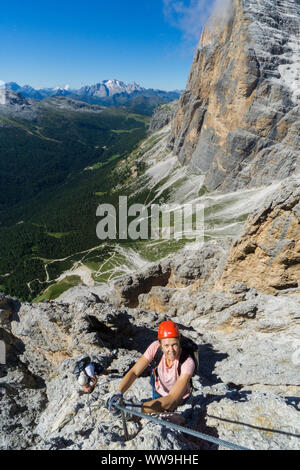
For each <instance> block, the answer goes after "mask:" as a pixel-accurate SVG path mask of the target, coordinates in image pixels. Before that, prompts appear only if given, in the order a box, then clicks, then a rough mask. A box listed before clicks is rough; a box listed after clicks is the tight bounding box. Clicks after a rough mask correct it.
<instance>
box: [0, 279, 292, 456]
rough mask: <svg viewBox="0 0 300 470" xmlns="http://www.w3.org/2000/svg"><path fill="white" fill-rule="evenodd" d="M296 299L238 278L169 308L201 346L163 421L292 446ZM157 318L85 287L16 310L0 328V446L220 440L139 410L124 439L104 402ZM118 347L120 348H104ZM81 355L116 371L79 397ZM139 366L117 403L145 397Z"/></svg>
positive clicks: (168, 446) (180, 446)
mask: <svg viewBox="0 0 300 470" xmlns="http://www.w3.org/2000/svg"><path fill="white" fill-rule="evenodd" d="M181 302H182V304H184V302H185V298H184V296H182V297H181ZM299 305H300V296H296V295H293V296H289V302H287V301H286V299H285V298H282V297H274V296H271V295H266V294H259V293H258V292H257V291H255V290H254V289H252V290H251V289H250V290H249V289H247V288H245V286H242V285H240V286H236V287H235V289H233V290H232V292H231V293H230V294H225V295H224V299H223V301H222V296H220V295H215V294H213V293H211V294H210V298H206V311H205V312H202V313H200V312H198V313H197V314H196V315H192V312H190V313H187V314H186V315H185V316H181V314H180V316H178V317H177V316H175V317H172V318H173V319H174V320H175V321H177V322H178V323H179V325H180V329H181V331H182V333H184V335H185V336H188V337H190V338H191V339H192V340H193V341H194V342H196V344H198V346H199V376H196V377H194V379H193V384H194V387H195V390H194V393H193V397H192V398H190V399H189V401H188V402H187V403H186V404H185V405H184V406H181V407H179V408H178V409H177V411H176V413H175V414H172V415H170V414H169V413H166V414H165V415H162V416H161V418H162V419H167V420H169V419H172V420H178V419H179V418H180V420H181V424H183V423H182V420H184V421H185V424H184V425H185V426H188V427H190V428H192V429H194V430H198V431H200V432H204V433H208V434H212V435H214V436H216V437H221V438H222V439H225V440H228V441H230V442H233V443H237V444H239V445H243V446H245V447H248V448H250V449H295V448H299V443H298V440H297V439H299V418H298V414H299V409H298V406H299V401H300V398H299V397H300V393H299V388H300V383H299V374H298V366H297V359H298V356H297V354H295V352H294V351H293V350H294V349H295V345H294V344H293V343H292V341H295V338H298V339H299V340H300V335H299V331H298V330H299V326H298V325H297V322H298V320H297V318H298V317H297V312H299ZM199 306H200V305H199ZM293 312H294V313H293ZM298 316H299V314H298ZM166 318H170V317H168V316H166V315H160V314H158V313H155V312H145V311H143V310H140V309H128V308H123V309H122V310H120V309H117V308H115V307H113V306H112V305H109V304H107V303H103V302H101V301H99V299H97V298H96V297H95V296H93V295H90V296H89V297H78V298H77V299H75V301H74V302H73V303H72V304H67V303H62V302H50V303H48V304H36V305H32V304H22V305H21V306H19V307H18V308H14V310H13V312H12V315H11V316H10V324H9V326H7V327H6V328H5V329H2V330H1V332H2V336H1V338H4V340H5V341H6V343H7V344H10V351H9V354H8V361H7V367H6V373H5V374H4V375H3V376H2V377H1V378H0V399H1V411H0V413H1V420H0V429H1V438H0V448H1V449H4V450H6V449H32V450H34V449H43V450H50V449H52V450H54V449H69V450H72V449H73V450H80V449H101V450H111V449H117V450H143V449H144V450H168V451H170V450H201V449H215V448H217V446H215V445H213V444H209V443H207V442H203V441H202V440H199V439H197V438H191V437H189V436H186V435H184V434H182V433H178V432H176V431H174V430H168V432H167V434H166V432H165V429H164V428H162V427H161V426H159V425H157V424H154V423H149V422H148V421H147V420H145V419H139V418H131V419H128V422H127V425H128V433H129V440H128V441H125V439H124V434H123V427H122V420H121V419H118V418H116V417H114V416H112V415H111V414H110V413H109V412H108V411H107V410H106V409H105V408H104V407H103V403H104V400H105V398H106V397H107V395H108V394H109V393H110V392H111V391H114V390H116V389H117V388H118V385H119V383H120V380H121V379H122V377H123V375H124V374H125V373H126V371H127V370H128V369H129V367H131V365H132V364H133V363H134V362H135V361H136V360H137V359H138V358H139V357H140V355H141V354H142V353H143V352H144V350H145V348H146V347H147V345H148V344H150V343H151V342H152V341H153V340H154V339H155V332H156V330H157V327H158V325H159V323H160V322H161V321H163V320H165V319H166ZM288 318H289V322H287V319H288ZM291 319H292V320H291ZM278 332H279V334H278ZM299 344H300V341H299ZM115 346H118V347H119V352H118V355H117V357H113V356H111V354H110V352H111V350H112V348H114V347H115ZM296 353H297V351H296ZM87 354H88V355H90V357H91V359H92V360H100V361H101V362H102V364H103V365H104V366H105V367H109V368H111V369H116V371H115V373H113V374H111V375H109V376H101V377H100V378H99V382H98V385H97V387H96V388H95V391H94V392H93V394H92V395H89V396H86V395H82V394H81V392H80V387H79V386H78V384H77V382H76V377H75V376H74V375H73V368H74V365H75V363H76V361H77V360H78V359H80V358H82V357H83V356H84V355H87ZM262 356H263V357H264V361H262V360H261V358H262ZM144 375H145V376H143V377H140V378H139V379H138V380H137V381H136V382H135V383H134V384H133V386H132V387H131V388H130V390H129V391H128V392H127V393H126V396H125V399H126V400H129V401H130V400H133V402H134V403H138V402H140V401H141V400H147V399H149V398H150V397H151V387H150V383H149V377H147V372H146V374H144ZM287 384H289V385H287ZM259 385H260V387H261V388H260V389H259ZM287 417H288V420H287ZM177 422H178V421H177ZM288 437H290V438H288Z"/></svg>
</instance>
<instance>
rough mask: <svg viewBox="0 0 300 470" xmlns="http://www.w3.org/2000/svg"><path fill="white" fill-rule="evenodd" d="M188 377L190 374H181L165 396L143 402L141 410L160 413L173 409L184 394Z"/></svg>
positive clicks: (189, 377)
mask: <svg viewBox="0 0 300 470" xmlns="http://www.w3.org/2000/svg"><path fill="white" fill-rule="evenodd" d="M190 379H191V376H190V375H189V374H181V375H180V377H178V379H177V380H176V382H175V384H174V385H173V387H172V390H171V391H170V393H169V394H168V395H167V396H166V397H161V398H156V399H155V400H152V401H148V402H145V403H143V406H142V412H143V413H161V412H163V411H174V410H175V409H176V408H177V406H178V405H179V403H180V401H181V400H182V397H183V396H184V395H185V394H186V391H187V387H188V384H189V381H190Z"/></svg>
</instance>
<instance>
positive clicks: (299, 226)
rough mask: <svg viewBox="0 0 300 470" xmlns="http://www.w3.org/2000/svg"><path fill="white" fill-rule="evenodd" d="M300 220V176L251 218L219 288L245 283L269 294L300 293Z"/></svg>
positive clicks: (282, 187)
mask: <svg viewBox="0 0 300 470" xmlns="http://www.w3.org/2000/svg"><path fill="white" fill-rule="evenodd" d="M299 221H300V186H299V179H298V178H292V179H288V180H287V181H285V182H283V183H282V184H281V187H280V189H279V191H278V194H277V195H275V197H274V196H272V198H268V199H267V200H266V202H265V204H264V205H263V207H262V208H261V209H260V210H257V211H255V212H254V213H253V214H251V215H250V216H249V217H248V220H247V222H246V224H245V226H244V230H243V233H242V235H241V237H240V238H239V239H238V240H237V241H236V242H235V243H234V245H233V247H232V249H231V251H230V253H229V256H228V259H227V262H226V265H225V268H224V270H223V273H222V276H221V277H220V279H219V280H217V281H216V287H217V288H220V289H222V290H226V289H228V287H229V286H230V285H231V284H237V283H240V282H243V283H245V284H246V285H247V286H248V287H255V288H256V289H258V290H260V291H263V292H266V293H273V294H276V293H280V294H284V293H285V292H287V293H288V292H290V293H293V292H294V293H295V292H298V293H300V222H299Z"/></svg>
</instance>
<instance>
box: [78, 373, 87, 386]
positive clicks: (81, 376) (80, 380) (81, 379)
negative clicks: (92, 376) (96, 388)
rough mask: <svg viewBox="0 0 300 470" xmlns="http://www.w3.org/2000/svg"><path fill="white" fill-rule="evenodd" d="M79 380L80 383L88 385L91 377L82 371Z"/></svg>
mask: <svg viewBox="0 0 300 470" xmlns="http://www.w3.org/2000/svg"><path fill="white" fill-rule="evenodd" d="M78 382H79V384H80V385H87V384H88V382H89V378H88V377H87V375H86V374H85V373H84V372H81V373H80V376H79V377H78Z"/></svg>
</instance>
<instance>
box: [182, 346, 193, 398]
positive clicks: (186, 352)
mask: <svg viewBox="0 0 300 470" xmlns="http://www.w3.org/2000/svg"><path fill="white" fill-rule="evenodd" d="M189 357H190V358H192V359H193V361H194V364H195V360H194V357H193V355H192V354H191V351H189V350H188V349H185V348H184V347H183V348H182V350H181V354H180V358H179V361H178V369H177V370H178V375H180V374H181V366H182V364H183V363H184V362H185V361H186V360H187V359H188V358H189ZM195 368H196V364H195ZM194 373H195V372H194ZM190 384H191V390H193V389H194V385H193V379H192V377H191V378H190Z"/></svg>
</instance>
